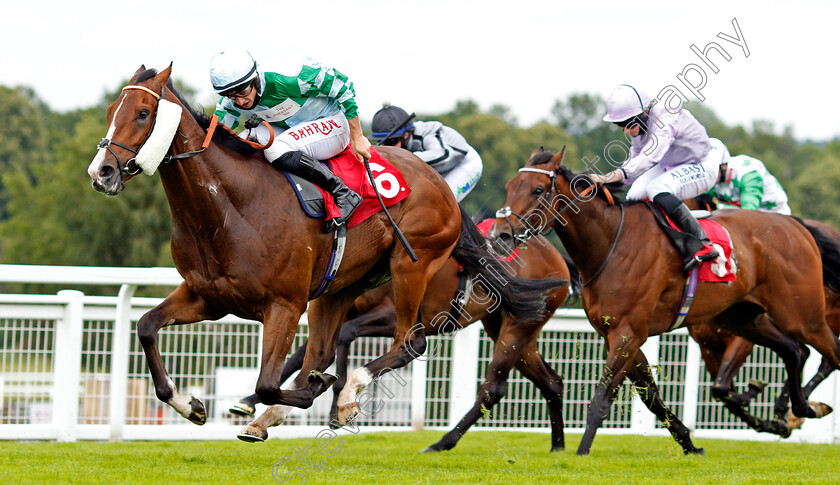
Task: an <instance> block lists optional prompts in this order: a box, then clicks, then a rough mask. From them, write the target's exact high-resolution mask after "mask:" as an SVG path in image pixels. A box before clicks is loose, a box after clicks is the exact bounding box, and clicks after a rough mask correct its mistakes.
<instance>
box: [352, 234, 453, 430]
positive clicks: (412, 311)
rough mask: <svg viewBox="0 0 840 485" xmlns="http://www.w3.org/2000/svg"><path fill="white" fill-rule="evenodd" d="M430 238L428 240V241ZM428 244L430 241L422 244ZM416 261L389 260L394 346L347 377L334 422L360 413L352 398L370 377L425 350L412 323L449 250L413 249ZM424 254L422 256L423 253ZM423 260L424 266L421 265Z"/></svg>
mask: <svg viewBox="0 0 840 485" xmlns="http://www.w3.org/2000/svg"><path fill="white" fill-rule="evenodd" d="M429 239H431V238H429ZM426 244H431V242H426ZM415 249H416V253H417V255H418V257H419V258H420V259H419V261H418V262H417V263H413V262H412V261H411V259H409V258H408V256H407V255H406V254H405V253H404V252H403V254H401V255H400V256H394V255H392V257H391V274H392V275H393V285H394V308H395V309H396V313H397V327H396V330H395V331H394V343H393V344H392V345H391V348H390V349H388V351H387V352H386V353H385V354H384V355H382V356H380V357H378V358H377V359H374V360H373V361H372V362H369V363H367V364H366V365H365V366H364V367H361V368H359V369H356V370H354V371H353V372H351V373H350V374H349V376H348V377H347V384H346V385H345V387H344V389H343V390H342V391H341V394H340V395H339V397H338V422H339V423H340V424H345V423H347V422H348V421H349V420H351V419H353V418H354V417H355V416H356V415H358V413H359V412H360V409H359V405H358V403H357V402H356V396H357V395H358V393H359V392H361V391H362V390H363V389H365V388H366V387H367V386H368V385H369V384H370V383H371V382H373V379H374V378H378V377H381V376H382V375H384V374H386V373H387V372H389V371H391V370H393V369H399V368H400V367H403V366H405V365H406V364H408V363H409V362H411V361H412V360H414V358H416V357H417V356H419V355H422V354H423V353H424V352H425V351H426V336H425V334H424V331H423V325H422V324H416V323H415V322H417V314H418V310H419V309H420V302H421V300H422V299H423V295H424V294H425V292H426V285H427V284H428V282H429V280H430V279H431V278H432V276H433V275H434V274H435V273H436V272H437V271H438V270H439V269H440V267H441V266H442V265H443V263H444V262H445V261H446V259H447V258H448V255H449V252H450V251H445V252H441V251H440V250H437V251H432V250H429V249H426V250H425V251H424V250H421V249H420V248H418V247H416V248H415ZM424 253H425V254H424ZM424 261H426V262H428V264H427V265H423V264H422V263H423V262H424Z"/></svg>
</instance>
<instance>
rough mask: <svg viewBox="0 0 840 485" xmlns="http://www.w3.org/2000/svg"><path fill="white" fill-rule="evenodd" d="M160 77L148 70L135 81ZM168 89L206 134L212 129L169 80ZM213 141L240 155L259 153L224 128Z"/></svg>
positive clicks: (215, 133)
mask: <svg viewBox="0 0 840 485" xmlns="http://www.w3.org/2000/svg"><path fill="white" fill-rule="evenodd" d="M157 75H158V71H157V69H146V70H145V71H143V72H141V73H140V74H138V75H137V79H136V80H135V83H136V84H140V83H141V82H143V81H148V80H149V79H151V78H153V77H155V76H157ZM166 87H167V88H168V89H169V90H170V91H171V92H172V94H174V95H175V97H176V98H178V101H180V102H181V104H182V105H184V108H186V110H187V112H188V113H189V114H190V115H191V116H192V117H193V118H194V119H195V121H196V122H197V123H198V124H199V126H201V129H203V130H204V131H205V132H206V131H207V129H208V128H209V127H210V117H209V116H208V115H206V114H205V113H204V112H203V111H197V110H196V109H194V108H193V107H192V106H190V104H189V103H188V102H187V100H186V99H185V98H184V97H183V96H182V95H181V93H180V92H178V90H177V89H175V85H174V84H173V83H172V80H171V79H169V80H167V81H166ZM213 141H215V142H216V143H218V144H219V145H221V146H223V147H224V148H227V149H228V150H230V151H232V152H234V153H238V154H240V155H246V156H247V155H254V154H256V153H257V152H258V150H257V149H256V148H254V147H252V146H251V145H249V144H247V143H245V142H244V141H243V140H242V139H241V138H239V137H238V136H236V134H234V133H233V132H231V131H228V130H226V129H224V128H220V129H217V130H216V131H215V132H214V133H213Z"/></svg>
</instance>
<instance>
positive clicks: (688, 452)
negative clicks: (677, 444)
mask: <svg viewBox="0 0 840 485" xmlns="http://www.w3.org/2000/svg"><path fill="white" fill-rule="evenodd" d="M685 454H686V455H700V456H706V450H704V449H703V448H694V449H691V450H685Z"/></svg>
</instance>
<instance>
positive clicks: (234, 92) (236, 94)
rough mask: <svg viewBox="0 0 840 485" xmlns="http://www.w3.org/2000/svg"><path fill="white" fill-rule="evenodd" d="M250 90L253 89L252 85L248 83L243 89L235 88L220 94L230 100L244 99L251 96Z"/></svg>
mask: <svg viewBox="0 0 840 485" xmlns="http://www.w3.org/2000/svg"><path fill="white" fill-rule="evenodd" d="M252 89H254V83H253V82H249V83H248V85H247V86H245V87H241V86H237V87H235V88H233V89H228V90H227V91H224V92H222V93H221V95H222V96H224V97H226V98H230V99H236V98H244V97H246V96H248V95H249V94H251V90H252Z"/></svg>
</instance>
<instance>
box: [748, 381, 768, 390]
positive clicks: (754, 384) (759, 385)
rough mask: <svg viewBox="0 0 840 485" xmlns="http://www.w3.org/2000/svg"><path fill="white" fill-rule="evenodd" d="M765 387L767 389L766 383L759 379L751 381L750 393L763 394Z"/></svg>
mask: <svg viewBox="0 0 840 485" xmlns="http://www.w3.org/2000/svg"><path fill="white" fill-rule="evenodd" d="M765 387H767V383H766V382H764V381H760V380H757V379H750V384H749V389H750V392H753V393H754V394H761V393H762V392H764V388H765Z"/></svg>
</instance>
